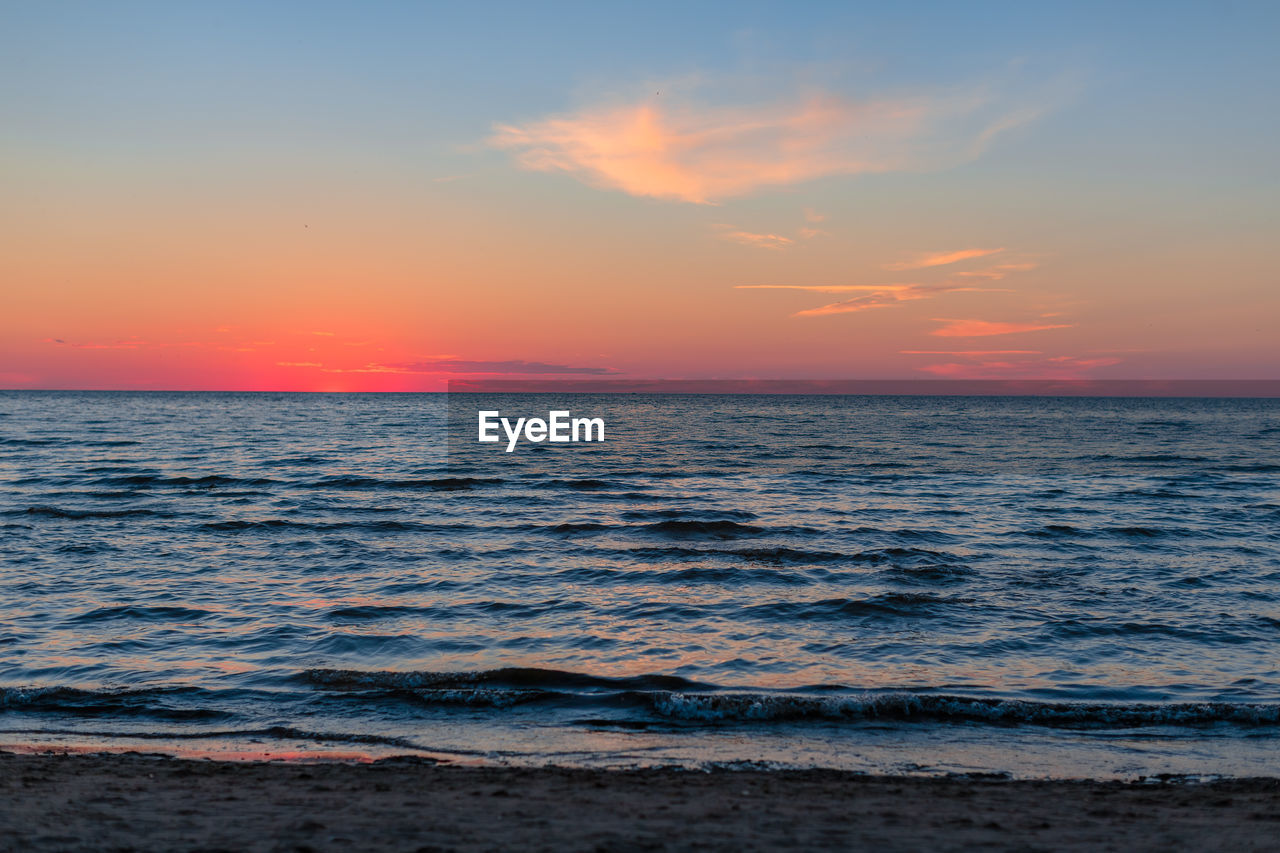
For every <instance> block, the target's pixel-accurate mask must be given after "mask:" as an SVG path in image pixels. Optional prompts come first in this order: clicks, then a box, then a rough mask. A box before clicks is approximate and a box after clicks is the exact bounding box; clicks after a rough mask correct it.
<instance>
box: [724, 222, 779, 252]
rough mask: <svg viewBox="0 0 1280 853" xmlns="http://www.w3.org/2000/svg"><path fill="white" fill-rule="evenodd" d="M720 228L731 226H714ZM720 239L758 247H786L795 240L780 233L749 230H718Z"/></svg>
mask: <svg viewBox="0 0 1280 853" xmlns="http://www.w3.org/2000/svg"><path fill="white" fill-rule="evenodd" d="M716 227H717V228H720V229H725V228H731V227H732V226H716ZM720 239H722V240H728V241H730V242H732V243H741V244H742V245H744V246H756V247H757V248H760V249H775V250H776V249H786V248H788V247H790V246H793V245H795V242H796V241H795V240H792V239H791V238H790V237H783V236H782V235H780V234H753V233H752V232H750V231H736V230H735V231H727V230H721V231H720Z"/></svg>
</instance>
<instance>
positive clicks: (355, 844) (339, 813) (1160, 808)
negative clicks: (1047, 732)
mask: <svg viewBox="0 0 1280 853" xmlns="http://www.w3.org/2000/svg"><path fill="white" fill-rule="evenodd" d="M1277 834H1280V780H1276V779H1247V780H1233V781H1216V782H1209V783H1188V782H1169V781H1165V782H1158V781H1157V782H1152V781H1147V782H1141V783H1115V782H1070V781H1063V782H1039V781H1001V780H992V779H958V778H947V779H927V778H893V777H869V776H859V775H853V774H846V773H840V772H833V771H823V770H805V771H794V772H790V771H786V772H779V771H760V770H744V771H720V772H713V773H701V772H689V771H676V770H637V771H596V770H580V769H557V768H535V769H514V768H502V767H451V766H437V765H433V764H430V763H424V762H421V761H413V760H397V759H393V760H389V761H383V762H379V763H374V764H355V763H321V764H300V763H267V762H220V761H207V760H188V759H174V758H164V757H159V756H148V755H139V754H95V755H49V754H44V755H22V754H13V753H4V754H0V848H2V849H4V850H13V851H19V850H21V851H41V850H125V849H136V850H262V851H275V850H459V851H463V850H503V849H546V850H549V849H555V850H692V849H708V848H710V849H724V850H757V849H758V850H763V849H774V848H779V847H789V848H797V849H850V848H863V847H867V848H876V849H899V850H905V849H924V848H929V849H936V850H960V849H971V848H974V847H984V848H988V849H1020V850H1028V849H1055V850H1077V849H1078V850H1084V849H1090V850H1135V849H1148V850H1155V849H1166V850H1168V849H1188V850H1190V849H1195V850H1265V849H1274V847H1275V840H1276V837H1277Z"/></svg>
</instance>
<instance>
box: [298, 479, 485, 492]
mask: <svg viewBox="0 0 1280 853" xmlns="http://www.w3.org/2000/svg"><path fill="white" fill-rule="evenodd" d="M502 482H504V481H503V479H502V478H501V477H433V478H409V479H383V478H380V477H352V476H340V477H325V478H323V479H320V480H311V481H308V482H304V483H298V484H297V485H298V486H299V487H301V488H305V489H356V490H358V489H374V490H377V489H388V490H397V489H409V490H412V489H430V490H433V491H444V492H454V491H469V490H471V489H474V488H477V487H479V486H492V485H497V484H499V483H502Z"/></svg>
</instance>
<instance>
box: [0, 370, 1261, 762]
mask: <svg viewBox="0 0 1280 853" xmlns="http://www.w3.org/2000/svg"><path fill="white" fill-rule="evenodd" d="M480 410H494V411H501V412H502V415H503V416H507V415H508V413H510V415H511V416H512V417H515V416H524V417H533V416H539V417H546V416H547V413H549V412H551V411H557V410H564V411H571V412H572V413H573V415H574V416H579V415H581V416H590V417H600V418H601V419H602V420H603V421H604V423H605V425H606V427H605V440H604V441H603V442H598V443H561V444H552V443H549V442H547V443H541V444H532V443H527V442H526V443H524V444H521V445H520V446H519V447H516V448H515V449H514V450H513V452H510V453H508V452H506V448H505V446H504V444H496V445H495V444H481V443H479V442H478V441H477V433H476V413H477V411H480ZM1278 474H1280V400H1275V399H1239V398H1236V399H1214V398H1169V397H1163V398H1133V397H1130V398H1125V397H1114V396H1109V397H1089V396H1063V397H1055V396H989V395H987V396H936V395H935V396H920V395H823V394H818V395H806V394H642V393H615V394H591V393H582V394H555V393H550V394H546V393H544V394H518V393H517V394H506V395H497V396H496V397H493V398H491V399H481V398H480V397H477V396H475V395H466V394H311V393H307V394H302V393H299V394H291V393H197V392H191V393H186V392H173V393H169V392H137V393H134V392H16V391H15V392H3V393H0V749H58V750H81V751H84V750H88V751H95V750H123V751H139V752H147V753H166V754H177V755H195V756H203V757H211V758H268V759H284V760H380V759H386V758H391V757H404V756H407V757H413V758H416V759H419V760H423V761H442V762H453V763H463V764H467V763H471V764H506V765H522V766H529V765H560V766H589V767H657V766H671V767H680V768H685V769H688V770H691V771H697V770H708V769H715V768H735V767H771V768H796V767H806V768H807V767H831V768H840V769H845V770H853V771H861V772H867V773H885V774H922V775H953V774H954V775H970V776H980V777H983V776H1000V777H1014V778H1104V779H1141V778H1146V779H1168V778H1176V779H1182V778H1187V779H1196V778H1205V777H1219V776H1235V777H1243V776H1263V775H1265V776H1277V775H1280V484H1278V478H1277V475H1278Z"/></svg>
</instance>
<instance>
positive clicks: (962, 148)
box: [487, 89, 1032, 221]
mask: <svg viewBox="0 0 1280 853" xmlns="http://www.w3.org/2000/svg"><path fill="white" fill-rule="evenodd" d="M1019 116H1024V117H1022V118H1019ZM1031 117H1032V116H1031V115H1030V114H1024V113H1019V112H1013V111H1010V110H1009V109H1006V108H1005V107H1004V105H1002V104H1000V103H998V101H997V99H996V98H994V97H992V95H991V93H990V91H989V90H985V91H984V90H979V89H974V90H973V91H970V92H959V93H955V94H948V95H945V96H917V97H909V98H894V99H881V100H865V101H854V100H851V99H848V98H845V97H842V96H840V95H834V94H828V93H823V92H811V93H810V94H808V95H806V96H795V95H792V96H789V97H783V98H780V99H777V100H775V101H773V102H772V103H763V104H762V103H756V104H751V105H739V106H724V105H717V104H715V103H705V102H704V103H699V102H695V101H694V100H692V99H689V98H681V97H680V96H679V95H674V94H671V93H667V94H665V95H663V96H661V97H658V96H654V97H649V98H646V99H645V100H642V101H639V102H632V103H615V104H613V105H608V106H592V107H587V108H584V109H581V110H579V111H577V112H573V113H568V114H563V115H557V116H548V117H544V118H541V119H537V120H533V121H528V122H524V123H518V124H499V125H496V126H495V127H494V132H493V134H492V135H491V136H490V137H489V139H488V140H487V143H488V144H489V145H490V146H492V147H495V148H499V149H502V150H506V151H509V152H511V153H512V156H513V157H514V158H515V160H516V162H517V163H518V164H519V165H520V166H521V167H523V168H525V169H529V170H533V171H539V172H563V173H566V174H569V175H572V176H574V177H576V178H578V179H579V180H581V181H583V182H584V183H587V184H590V185H591V186H594V187H599V188H603V189H614V190H621V191H623V192H625V193H628V194H630V195H633V196H644V197H650V198H662V199H672V200H676V201H683V202H690V203H694V204H714V203H716V202H718V201H720V200H723V199H728V198H735V197H740V196H745V195H749V194H751V193H753V192H756V191H757V190H760V189H762V188H766V187H779V186H788V185H792V184H796V183H800V182H803V181H809V180H813V179H815V178H821V177H825V176H831V175H858V174H868V173H877V172H888V171H901V170H907V169H911V170H919V169H927V168H937V167H943V166H950V165H954V164H955V163H958V162H963V161H966V160H970V159H973V158H974V157H977V156H978V155H979V154H980V153H981V152H982V149H983V148H984V147H985V145H986V144H987V142H988V141H989V140H990V139H991V137H992V136H993V135H994V134H996V133H999V132H1001V131H1002V130H1004V129H1007V128H1009V127H1012V126H1014V125H1016V124H1019V123H1021V122H1022V121H1025V120H1029V119H1030V118H1031ZM810 221H820V220H815V219H811V220H810Z"/></svg>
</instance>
